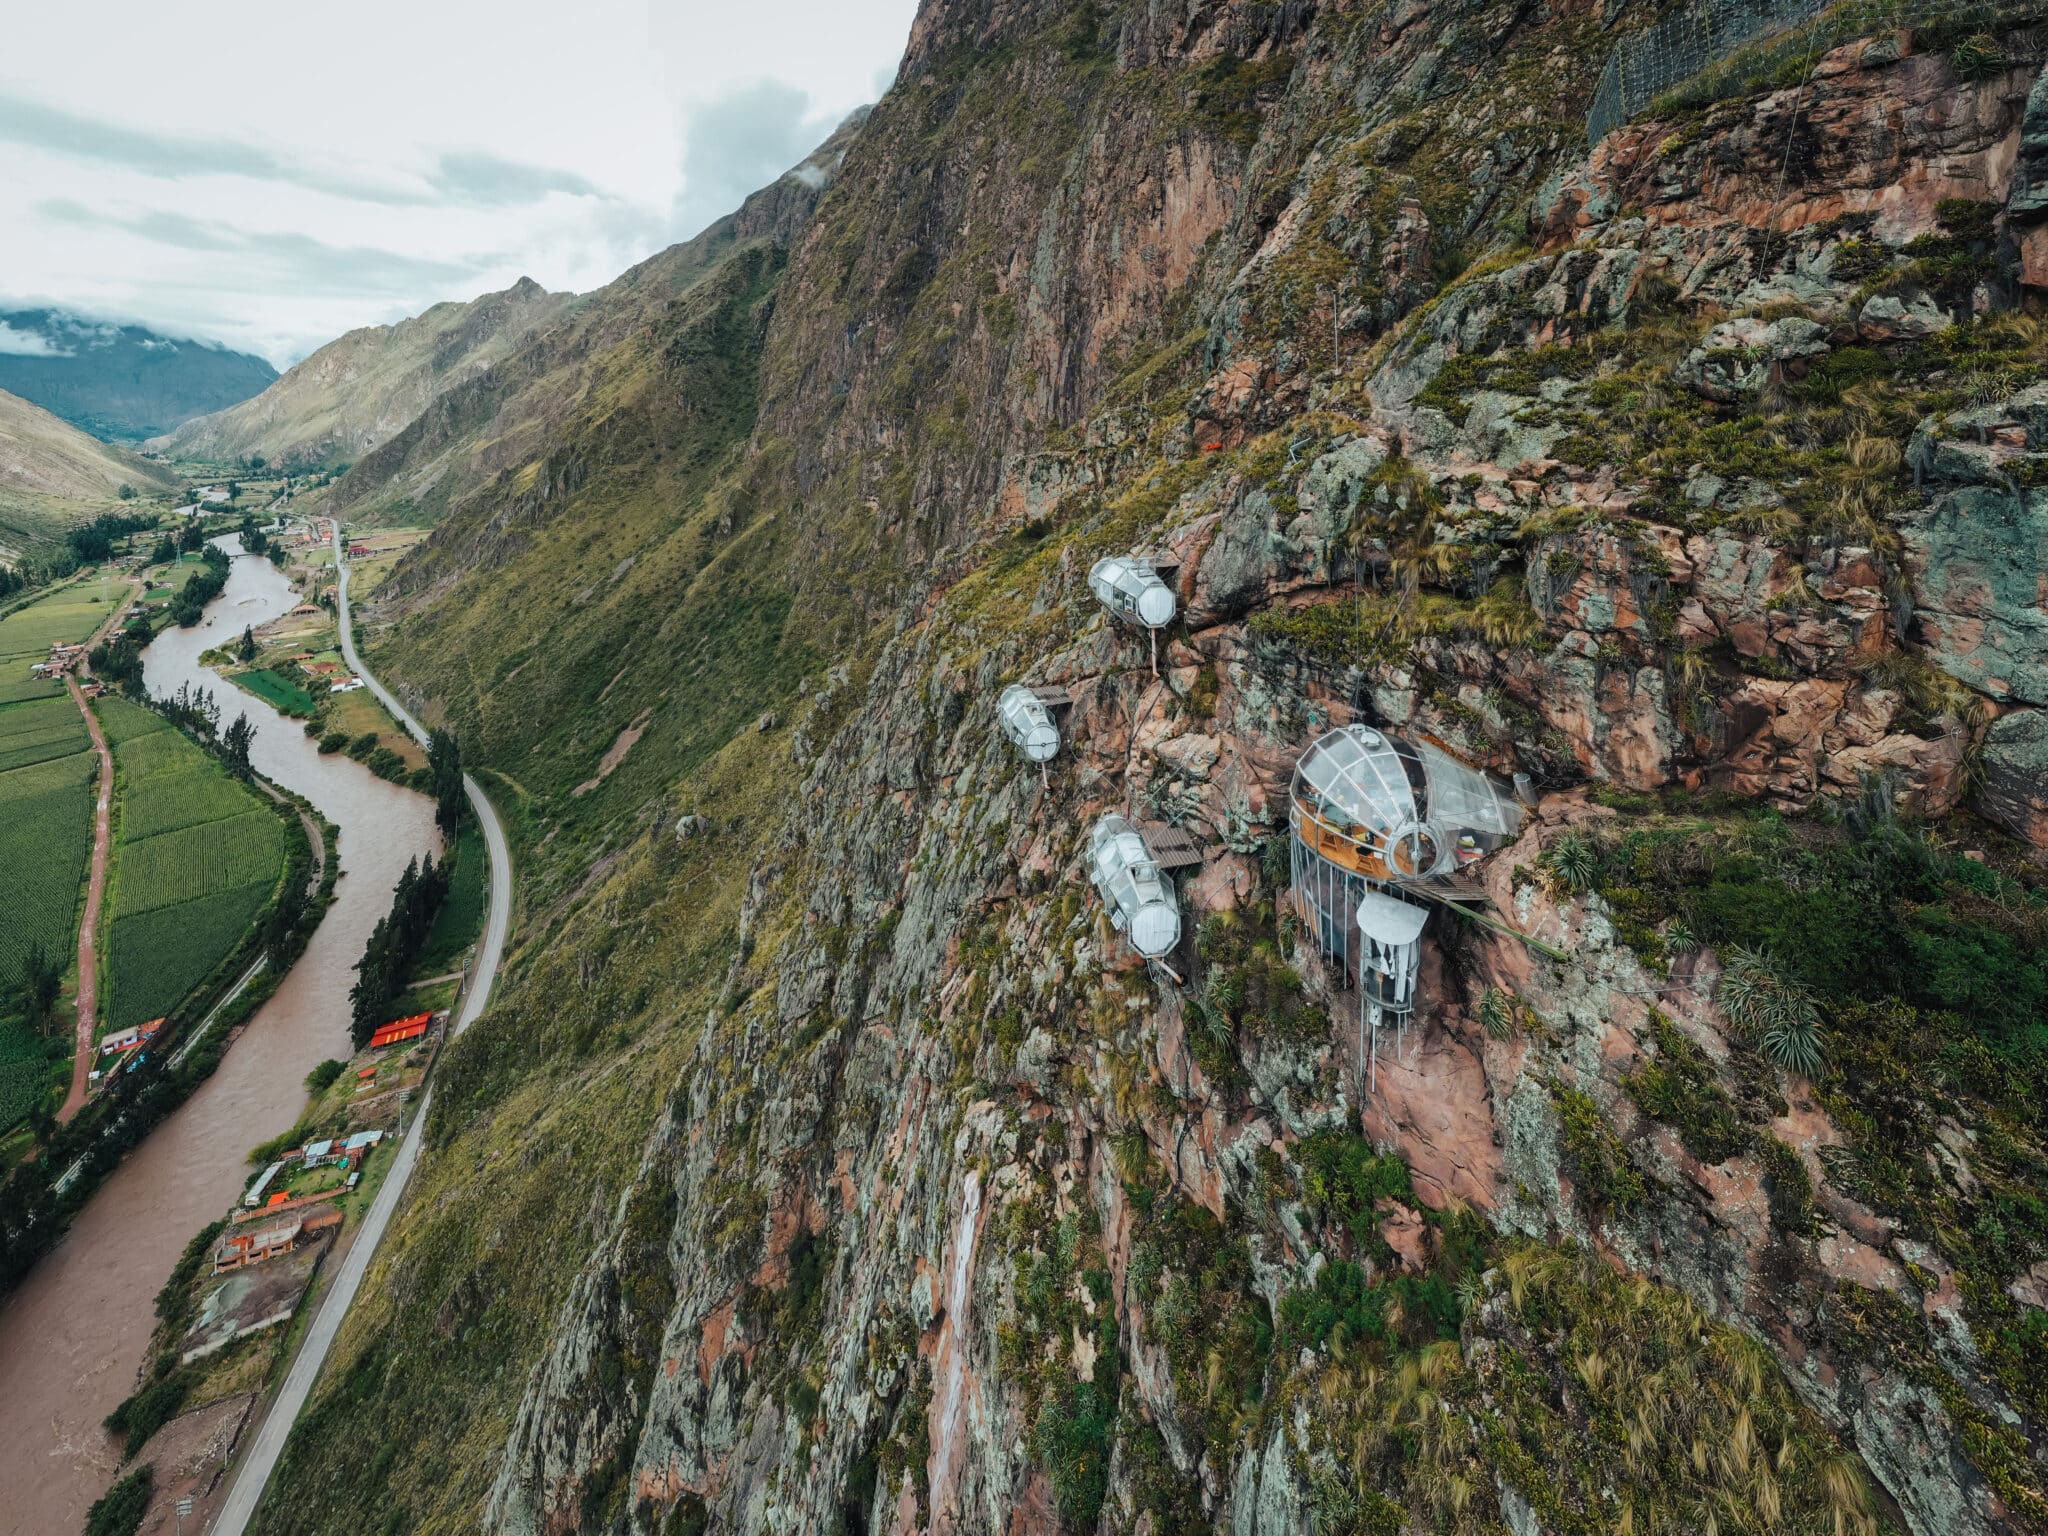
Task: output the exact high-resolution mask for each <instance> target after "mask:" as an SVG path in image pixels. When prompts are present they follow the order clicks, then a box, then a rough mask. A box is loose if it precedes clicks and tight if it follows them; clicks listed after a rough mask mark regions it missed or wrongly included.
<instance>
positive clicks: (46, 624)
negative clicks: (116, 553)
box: [0, 577, 128, 660]
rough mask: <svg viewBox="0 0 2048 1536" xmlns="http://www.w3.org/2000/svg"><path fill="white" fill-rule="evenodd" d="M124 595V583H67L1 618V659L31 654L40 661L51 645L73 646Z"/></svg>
mask: <svg viewBox="0 0 2048 1536" xmlns="http://www.w3.org/2000/svg"><path fill="white" fill-rule="evenodd" d="M127 595H128V583H127V582H126V581H125V580H112V579H109V580H104V581H103V580H101V579H99V578H96V577H85V578H80V579H78V580H74V581H72V582H69V583H67V584H66V585H64V586H61V587H59V588H57V589H56V590H55V591H54V592H50V593H47V594H45V595H44V596H43V597H40V598H38V599H37V600H36V601H35V602H32V603H30V604H28V606H26V607H24V608H17V609H15V610H14V612H12V613H10V614H9V615H7V617H6V618H4V619H0V656H26V655H31V654H32V655H34V656H35V657H36V658H37V659H39V660H40V659H41V658H42V657H44V656H47V655H49V654H50V647H51V646H53V645H76V644H78V643H79V642H80V641H81V640H84V639H86V638H87V637H88V636H90V635H91V634H92V632H93V631H94V630H96V629H98V628H99V627H100V624H101V623H102V622H103V621H104V620H105V619H106V617H107V615H108V614H109V613H111V612H113V610H114V608H115V607H116V606H118V605H119V603H120V601H121V599H122V598H124V597H126V596H127Z"/></svg>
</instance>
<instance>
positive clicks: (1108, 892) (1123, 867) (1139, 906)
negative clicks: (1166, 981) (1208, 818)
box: [1088, 815, 1180, 960]
mask: <svg viewBox="0 0 2048 1536" xmlns="http://www.w3.org/2000/svg"><path fill="white" fill-rule="evenodd" d="M1088 875H1089V878H1090V879H1091V880H1093V881H1094V883H1095V889H1096V892H1097V893H1098V894H1099V895H1100V896H1101V897H1102V903H1103V905H1104V906H1106V907H1108V908H1109V919H1110V922H1111V923H1112V924H1114V925H1115V927H1116V929H1117V931H1118V932H1120V933H1122V934H1123V935H1124V936H1125V937H1126V938H1128V939H1129V940H1130V941H1131V948H1133V949H1135V950H1136V951H1137V952H1138V953H1139V954H1141V955H1143V956H1144V957H1145V958H1146V959H1148V960H1156V959H1158V958H1159V957H1160V956H1162V955H1166V954H1170V953H1171V952H1172V950H1173V947H1174V946H1175V945H1176V944H1178V943H1179V942H1180V901H1179V898H1178V897H1177V896H1176V895H1175V894H1174V889H1173V882H1172V881H1170V880H1168V879H1167V878H1166V875H1165V873H1164V872H1163V871H1162V870H1161V869H1160V867H1159V865H1158V862H1157V861H1156V860H1155V859H1154V858H1153V857H1152V850H1151V849H1150V848H1148V847H1146V846H1145V836H1144V834H1143V833H1142V832H1140V831H1139V830H1138V829H1137V828H1136V827H1134V826H1132V825H1131V824H1130V823H1129V822H1128V821H1126V820H1124V818H1123V817H1121V816H1116V815H1108V816H1104V817H1103V818H1102V819H1101V820H1100V821H1098V822H1096V823H1095V830H1094V831H1093V832H1092V833H1090V834H1089V837H1088Z"/></svg>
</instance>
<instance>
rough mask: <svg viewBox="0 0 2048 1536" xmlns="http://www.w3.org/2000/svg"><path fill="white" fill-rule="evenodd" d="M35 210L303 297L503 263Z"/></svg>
mask: <svg viewBox="0 0 2048 1536" xmlns="http://www.w3.org/2000/svg"><path fill="white" fill-rule="evenodd" d="M36 211H37V212H38V213H40V214H41V215H42V216H43V217H44V218H46V219H52V220H55V221H58V222H61V223H67V224H77V225H82V226H84V227H86V228H93V229H117V230H122V231H125V232H126V233H128V234H131V235H137V236H140V237H141V238H142V239H145V240H151V241H154V242H156V243H157V244H158V245H165V246H170V247H172V248H174V249H177V250H184V251H196V252H200V253H205V254H216V255H221V256H231V257H233V258H234V266H235V269H236V270H237V272H239V273H241V274H242V275H243V277H244V279H245V280H246V279H248V278H251V277H258V278H261V279H263V280H264V281H266V282H271V283H278V284H283V285H286V286H287V287H288V289H289V291H294V292H298V293H303V294H339V295H375V294H399V295H404V294H411V293H417V292H419V291H421V290H422V289H428V290H434V289H439V288H442V287H445V286H446V285H448V284H451V283H461V282H464V281H468V280H472V279H474V278H475V277H476V276H477V274H479V273H481V272H484V271H487V270H489V269H490V268H492V267H494V266H496V265H499V264H501V263H502V261H503V260H504V258H503V257H501V256H499V255H496V254H492V255H483V256H476V257H467V258H464V259H461V260H455V261H436V260H432V259H429V258H426V257H420V256H408V255H405V254H403V253H402V252H398V251H389V250H383V249H380V248H378V247H375V246H362V245H352V246H343V245H329V244H327V243H326V242H325V241H321V240H315V239H314V238H313V237H312V236H310V235H301V234H296V233H292V232H280V231H272V230H246V229H237V228H235V227H234V226H232V225H228V224H220V223H212V222H208V221H205V220H201V219H195V218H192V217H190V216H189V215H187V214H182V213H169V212H164V211H161V210H159V211H156V212H152V213H145V214H141V215H138V216H136V217H133V218H121V217H118V216H116V215H113V214H108V213H100V212H97V211H95V210H93V209H90V208H87V207H84V206H83V205H82V204H79V203H76V202H72V201H69V200H68V199H61V198H52V199H49V200H47V201H45V202H42V203H39V204H38V205H37V206H36Z"/></svg>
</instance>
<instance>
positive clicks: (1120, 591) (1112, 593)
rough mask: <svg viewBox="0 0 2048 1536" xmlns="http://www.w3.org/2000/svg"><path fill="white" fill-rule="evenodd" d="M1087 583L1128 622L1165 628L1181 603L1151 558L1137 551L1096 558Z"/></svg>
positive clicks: (1115, 612)
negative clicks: (1141, 555) (1138, 553)
mask: <svg viewBox="0 0 2048 1536" xmlns="http://www.w3.org/2000/svg"><path fill="white" fill-rule="evenodd" d="M1088 585H1089V587H1090V589H1091V590H1092V591H1093V592H1094V593H1095V597H1096V600H1097V601H1098V602H1100V603H1101V604H1102V606H1103V607H1105V608H1107V609H1108V610H1109V611H1110V612H1111V613H1113V614H1115V615H1116V616H1117V617H1118V618H1120V619H1122V620H1123V621H1124V622H1125V623H1126V624H1142V625H1144V626H1145V628H1147V629H1164V628H1165V627H1166V626H1167V625H1169V624H1171V623H1172V622H1173V615H1174V613H1175V611H1176V609H1177V608H1178V607H1179V604H1178V603H1177V601H1176V600H1175V598H1174V595H1173V588H1171V587H1169V586H1168V585H1167V584H1166V583H1165V582H1164V581H1162V580H1161V579H1160V577H1159V572H1158V571H1156V570H1154V569H1153V568H1152V562H1151V561H1149V560H1144V559H1140V558H1139V557H1137V556H1135V555H1112V556H1109V557H1108V558H1107V559H1102V560H1098V561H1096V562H1095V564H1094V566H1093V567H1092V568H1090V570H1089V572H1088Z"/></svg>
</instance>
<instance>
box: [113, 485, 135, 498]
mask: <svg viewBox="0 0 2048 1536" xmlns="http://www.w3.org/2000/svg"><path fill="white" fill-rule="evenodd" d="M114 494H115V495H117V496H119V497H120V498H121V499H122V500H123V501H133V500H134V499H135V487H134V486H132V485H124V486H122V487H121V489H120V490H118V491H116V492H115V493H114Z"/></svg>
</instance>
